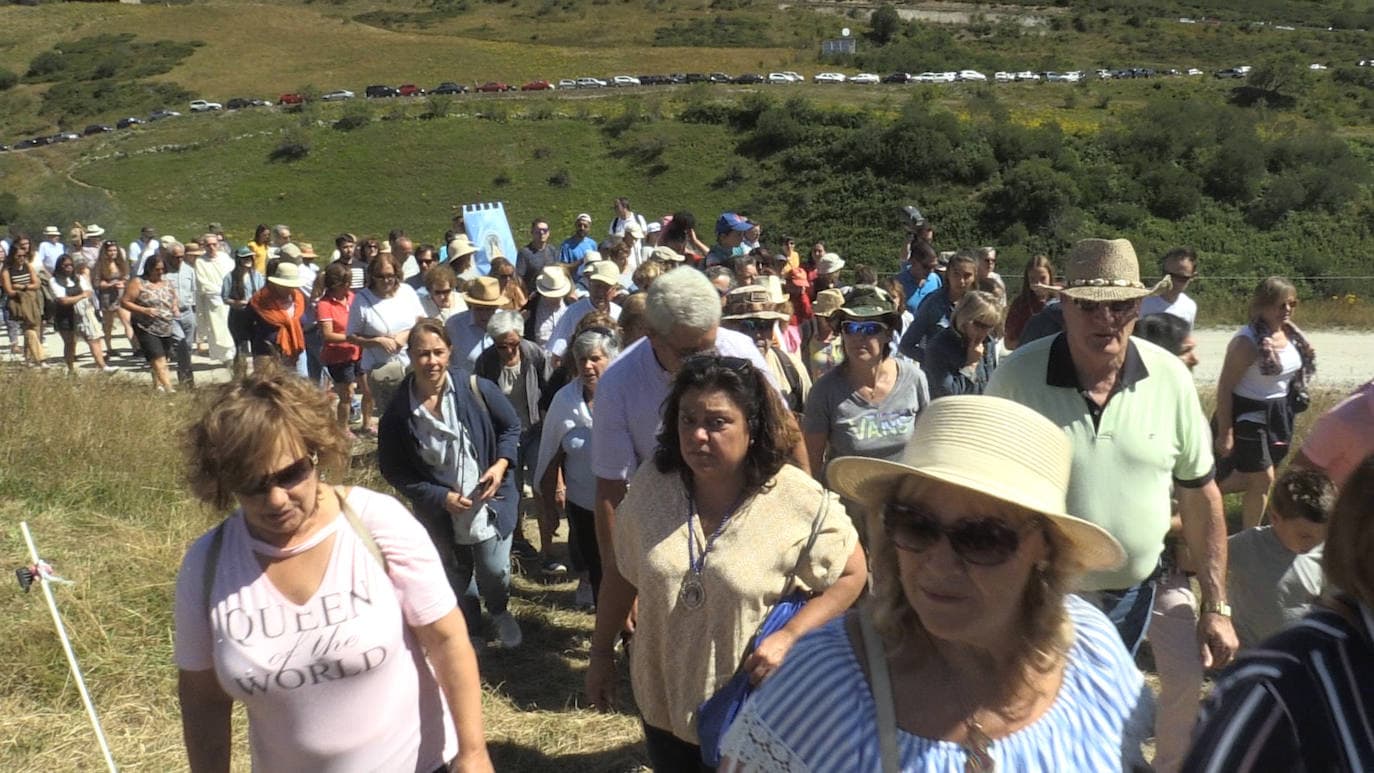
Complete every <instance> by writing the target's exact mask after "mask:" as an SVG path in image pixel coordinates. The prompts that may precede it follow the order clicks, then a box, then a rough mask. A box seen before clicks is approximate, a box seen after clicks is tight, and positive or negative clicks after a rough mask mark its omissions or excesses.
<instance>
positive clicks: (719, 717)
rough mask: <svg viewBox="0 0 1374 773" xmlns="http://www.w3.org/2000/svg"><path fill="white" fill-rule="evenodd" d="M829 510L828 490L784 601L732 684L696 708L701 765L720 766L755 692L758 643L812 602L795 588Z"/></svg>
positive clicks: (746, 651) (746, 653)
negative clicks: (752, 676) (724, 746)
mask: <svg viewBox="0 0 1374 773" xmlns="http://www.w3.org/2000/svg"><path fill="white" fill-rule="evenodd" d="M829 510H830V492H829V491H828V490H825V491H822V492H821V506H820V507H819V508H817V510H816V517H815V519H814V520H812V522H811V536H810V537H808V538H807V540H806V545H805V546H804V547H803V548H802V551H801V554H800V555H798V556H797V564H796V566H793V567H792V571H790V572H788V573H787V581H786V582H785V583H784V584H783V594H782V597H781V598H779V599H778V601H777V603H775V604H773V606H772V608H771V609H769V610H768V614H767V615H765V616H764V618H763V622H762V623H760V624H759V629H758V631H756V632H755V633H754V636H753V638H752V639H750V640H749V646H748V647H746V648H745V649H744V657H742V658H741V659H740V662H739V665H738V666H736V667H735V673H734V675H732V676H731V677H730V681H728V682H726V683H725V685H724V686H722V687H721V688H720V689H719V690H716V691H715V693H714V694H713V695H711V697H709V698H707V699H706V700H705V701H704V702H703V703H702V704H701V706H699V707H698V708H697V737H698V739H699V740H700V742H701V761H702V762H704V763H705V764H706V765H707V766H709V767H713V768H714V767H718V766H719V765H720V744H721V741H724V740H725V733H726V732H727V731H728V730H729V729H730V725H732V724H734V722H735V717H737V716H738V715H739V711H740V709H741V708H742V707H743V706H744V701H745V700H746V699H748V697H749V696H750V695H751V694H752V693H753V692H754V685H752V684H750V682H749V674H748V673H747V672H745V670H744V663H745V661H747V660H748V659H749V656H750V655H751V654H753V652H754V648H755V647H757V646H758V644H759V642H761V641H763V640H764V639H766V638H768V637H769V636H771V635H773V634H774V633H776V632H778V631H780V630H782V629H783V628H784V627H785V626H786V625H787V624H788V623H789V622H791V620H792V618H793V617H796V615H797V613H798V612H800V611H801V608H802V607H804V606H806V602H808V601H810V600H811V596H810V594H807V593H805V592H803V591H800V590H797V589H796V587H795V586H796V582H797V567H799V566H801V563H802V561H803V560H805V559H806V558H807V557H808V556H810V555H811V548H812V547H813V546H814V545H815V544H816V537H817V536H818V535H819V534H820V533H821V524H822V523H824V522H825V514H826V513H827V512H829Z"/></svg>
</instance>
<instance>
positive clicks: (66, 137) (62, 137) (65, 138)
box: [48, 132, 81, 145]
mask: <svg viewBox="0 0 1374 773" xmlns="http://www.w3.org/2000/svg"><path fill="white" fill-rule="evenodd" d="M79 139H81V135H80V134H77V133H76V132H58V133H57V134H54V135H51V136H50V137H48V144H50V145H55V144H57V143H59V142H71V141H72V140H79Z"/></svg>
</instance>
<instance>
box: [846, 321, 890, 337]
mask: <svg viewBox="0 0 1374 773" xmlns="http://www.w3.org/2000/svg"><path fill="white" fill-rule="evenodd" d="M840 332H843V333H848V334H849V335H852V336H876V335H882V334H883V333H886V332H887V325H884V324H883V323H881V322H855V321H853V320H849V321H847V322H844V323H843V324H841V325H840Z"/></svg>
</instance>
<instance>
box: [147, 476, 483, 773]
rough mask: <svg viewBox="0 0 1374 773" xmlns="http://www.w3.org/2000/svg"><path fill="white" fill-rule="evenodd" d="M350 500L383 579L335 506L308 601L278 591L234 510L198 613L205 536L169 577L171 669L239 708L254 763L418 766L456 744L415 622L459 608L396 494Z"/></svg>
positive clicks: (427, 766) (425, 767)
mask: <svg viewBox="0 0 1374 773" xmlns="http://www.w3.org/2000/svg"><path fill="white" fill-rule="evenodd" d="M348 504H349V506H350V507H352V508H353V510H354V512H356V513H357V514H358V517H359V518H360V519H361V520H362V522H363V523H364V524H365V525H366V526H367V529H368V531H369V532H371V534H372V537H373V539H374V540H376V542H377V545H378V547H380V548H381V551H382V555H384V556H386V559H387V565H388V567H389V570H390V577H388V576H387V572H386V571H385V570H383V569H382V565H381V563H380V562H378V561H377V559H376V557H374V556H373V555H372V554H371V553H369V552H368V549H367V547H366V546H365V545H364V544H363V542H362V540H361V539H360V538H359V537H358V535H357V533H356V532H355V531H354V530H353V529H352V528H351V527H350V526H349V524H348V521H347V520H346V519H345V518H344V517H343V516H342V515H340V516H339V517H338V518H337V519H335V521H334V523H333V524H331V525H330V526H326V527H325V528H329V529H333V530H334V531H335V538H334V546H333V553H332V555H331V556H330V559H329V565H328V568H327V569H326V570H325V573H324V579H323V580H322V581H321V583H320V587H319V589H318V590H316V591H315V594H314V595H313V596H311V598H310V601H309V602H307V603H306V604H303V605H300V606H297V605H296V604H294V603H292V602H291V601H289V600H287V599H286V598H285V597H284V596H283V595H282V594H281V593H279V592H278V591H277V589H276V588H275V587H274V586H273V585H272V583H271V581H270V580H268V579H267V575H266V574H265V573H264V572H263V571H262V569H261V567H260V566H259V564H258V561H257V558H256V557H255V556H254V554H253V551H252V547H251V543H250V541H249V540H250V537H249V535H248V531H247V529H246V528H245V527H244V523H243V518H242V516H241V515H240V514H239V513H237V512H236V513H235V514H234V515H232V516H230V517H229V519H228V520H227V521H225V524H224V537H223V542H222V544H221V550H220V554H219V561H218V563H217V565H216V571H215V579H214V582H213V583H212V588H211V594H210V599H211V605H212V607H213V612H212V613H211V614H210V615H207V614H206V610H205V592H204V587H203V585H204V580H203V578H204V575H205V565H204V562H205V559H206V554H207V552H208V550H209V546H210V534H206V535H205V536H202V537H201V538H200V539H198V540H196V542H195V544H193V545H192V546H191V549H190V550H188V551H187V553H186V558H185V559H184V560H183V561H182V565H181V571H180V573H179V574H178V575H177V595H176V640H175V646H174V653H175V658H176V664H177V667H178V668H181V669H182V670H186V671H205V670H209V669H211V668H213V669H214V670H215V674H216V676H217V677H218V678H219V683H220V685H221V686H222V687H223V688H224V690H225V692H227V693H228V694H229V695H230V697H232V698H233V699H234V700H237V701H242V702H243V703H244V705H245V706H246V707H247V709H248V731H249V741H250V747H251V749H252V753H253V769H254V770H265V771H278V770H280V771H305V770H309V771H331V772H333V773H342V772H343V771H380V770H386V771H422V772H423V773H430V772H431V771H433V770H436V769H437V768H439V767H441V766H442V765H443V764H444V762H445V761H446V760H449V759H452V758H453V756H454V755H455V754H457V750H458V739H457V736H456V735H455V733H454V731H453V721H452V719H451V717H450V714H449V709H448V706H447V704H446V702H445V700H444V696H443V693H442V691H441V690H440V688H439V685H438V683H437V682H436V681H435V678H434V674H433V672H432V671H431V670H430V667H429V664H428V663H427V661H426V660H425V657H424V652H423V650H422V649H421V648H420V646H419V643H418V642H417V640H416V638H415V634H414V633H413V632H412V631H411V628H412V627H415V626H423V625H428V624H430V623H433V622H435V621H436V620H439V619H440V618H442V617H443V616H444V615H446V614H448V613H449V612H450V611H452V610H454V609H455V608H456V605H457V602H456V599H455V598H454V595H453V591H452V590H451V589H450V588H449V584H448V580H447V579H446V577H445V575H444V570H443V567H442V566H441V565H440V563H439V555H438V553H437V552H436V551H435V549H434V544H433V543H432V542H431V541H430V538H429V536H428V534H426V532H425V530H424V528H423V527H422V526H421V525H420V523H419V522H418V521H416V520H415V518H414V516H412V515H411V514H410V512H409V511H408V510H406V508H405V506H403V505H402V504H401V503H400V502H398V501H396V500H395V499H394V498H392V497H389V496H386V495H384V494H378V493H377V492H374V491H368V490H367V489H362V488H354V489H353V490H352V491H351V492H350V494H349V496H348Z"/></svg>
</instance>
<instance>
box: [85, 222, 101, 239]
mask: <svg viewBox="0 0 1374 773" xmlns="http://www.w3.org/2000/svg"><path fill="white" fill-rule="evenodd" d="M104 235H105V229H104V228H101V227H100V226H98V225H96V224H95V223H91V224H90V225H88V226H86V236H88V237H91V236H104Z"/></svg>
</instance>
